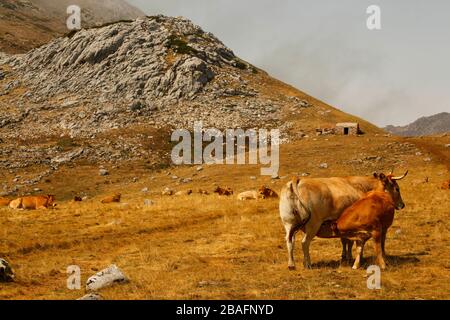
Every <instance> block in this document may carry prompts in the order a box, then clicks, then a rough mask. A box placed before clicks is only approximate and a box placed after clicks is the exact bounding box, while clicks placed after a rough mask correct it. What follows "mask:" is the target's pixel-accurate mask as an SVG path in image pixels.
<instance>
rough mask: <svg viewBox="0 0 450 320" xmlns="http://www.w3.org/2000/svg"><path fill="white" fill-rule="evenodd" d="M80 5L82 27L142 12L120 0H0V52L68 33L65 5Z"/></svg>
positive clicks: (29, 46) (24, 48)
mask: <svg viewBox="0 0 450 320" xmlns="http://www.w3.org/2000/svg"><path fill="white" fill-rule="evenodd" d="M72 4H76V5H79V6H80V7H81V8H82V26H83V27H90V26H96V25H101V24H104V23H107V22H112V21H118V20H123V19H135V18H137V17H139V16H142V15H144V14H143V13H142V12H141V11H140V10H138V9H136V8H135V7H133V6H131V5H129V4H128V3H127V2H125V1H123V0H108V1H94V0H78V1H72V0H58V1H56V0H2V1H0V51H2V52H8V53H23V52H27V51H28V50H30V49H32V48H36V47H39V46H41V45H43V44H45V43H48V42H49V41H50V40H51V39H53V38H55V37H57V36H60V35H63V34H65V33H67V32H68V30H67V27H66V19H67V13H66V9H67V7H68V6H69V5H72Z"/></svg>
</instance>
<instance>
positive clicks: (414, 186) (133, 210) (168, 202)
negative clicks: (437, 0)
mask: <svg viewBox="0 0 450 320" xmlns="http://www.w3.org/2000/svg"><path fill="white" fill-rule="evenodd" d="M368 140H370V141H368ZM444 140H445V139H443V140H442V141H443V143H448V142H446V140H445V141H444ZM393 141H404V140H402V139H397V138H386V137H381V136H374V135H371V136H365V137H338V136H330V137H320V138H317V139H316V140H314V139H307V140H303V141H300V142H296V143H293V144H290V145H286V146H283V147H282V150H281V151H282V152H281V175H284V176H286V178H284V179H281V180H278V181H275V183H272V181H271V180H270V179H269V178H266V177H261V176H259V167H258V166H226V167H224V166H205V168H204V170H203V171H201V172H197V171H196V170H195V167H182V168H172V169H170V170H165V171H161V172H151V171H149V170H147V169H145V168H144V167H140V166H138V165H136V164H129V167H121V168H118V169H117V170H111V176H109V177H98V176H97V175H96V170H97V169H96V168H90V167H79V168H77V169H74V168H63V169H62V170H61V171H60V172H59V173H57V174H56V175H55V176H53V177H51V180H52V182H51V183H49V184H46V185H42V186H41V188H43V190H48V189H51V192H55V193H56V194H57V195H59V194H63V195H66V196H65V197H64V199H63V201H61V202H60V203H59V207H58V209H56V210H49V211H34V212H23V211H11V210H9V209H6V208H5V209H0V225H1V226H2V227H1V229H0V256H2V257H5V258H6V259H8V260H9V261H11V263H12V266H13V268H14V269H15V272H16V276H17V281H16V282H14V283H10V284H2V285H1V287H0V288H1V290H0V298H1V299H74V298H77V297H79V296H81V295H82V294H83V293H84V292H83V291H70V290H68V289H67V288H66V279H67V274H66V268H67V266H69V265H73V264H75V265H79V266H80V267H81V270H82V281H83V283H84V282H85V281H86V280H87V278H88V277H89V276H91V275H92V274H94V273H96V272H97V271H99V270H100V269H102V268H105V267H107V266H108V265H110V264H111V263H115V264H117V265H118V266H119V267H121V268H122V269H123V270H124V272H125V273H126V274H127V275H128V276H129V278H130V279H131V282H130V283H129V284H125V285H117V286H114V287H111V288H109V289H106V290H104V291H102V294H103V295H104V296H105V297H106V298H108V299H419V298H420V299H448V298H450V288H449V286H448V284H449V283H450V259H449V253H448V247H449V245H450V243H449V236H448V233H449V222H448V218H449V216H450V212H449V205H448V204H449V200H450V192H449V191H447V190H441V189H439V187H440V185H441V183H442V181H444V180H446V179H447V178H448V169H447V168H446V164H447V163H446V161H447V160H448V159H444V161H441V160H442V159H438V160H433V161H431V162H425V161H423V156H421V157H418V156H416V155H415V151H414V150H410V151H408V150H406V151H399V150H396V149H395V148H394V149H389V148H388V147H387V146H388V143H392V142H393ZM344 145H345V147H343V146H344ZM324 150H325V151H326V152H324ZM373 154H376V155H381V156H382V157H383V159H382V160H381V161H380V162H375V163H373V162H370V161H369V162H367V164H364V165H363V164H358V163H354V162H348V161H349V160H351V159H354V158H364V157H365V156H367V155H373ZM319 155H320V156H319ZM425 155H426V151H424V156H425ZM321 162H327V163H328V164H329V169H327V170H323V169H319V168H318V164H319V163H321ZM392 166H396V168H398V171H401V170H402V169H405V168H409V169H410V175H409V176H408V178H407V179H406V180H405V181H403V182H402V183H401V187H402V194H403V198H404V200H405V203H406V205H407V207H406V209H405V210H403V211H401V212H398V213H397V214H396V220H395V222H394V225H393V226H392V228H391V230H390V231H389V233H388V240H387V252H388V255H389V256H390V258H389V262H390V265H389V268H388V270H387V271H385V272H383V273H382V289H381V290H369V289H367V286H366V272H365V270H364V269H360V270H357V271H354V270H351V268H350V267H341V266H339V258H340V242H339V241H338V240H336V239H334V240H327V239H315V240H314V241H313V243H312V245H311V256H312V260H313V270H303V269H302V268H301V267H299V268H298V270H296V271H293V272H292V271H288V270H287V253H286V248H285V243H284V230H283V228H282V225H281V223H280V220H279V217H278V202H277V201H276V200H270V201H264V200H258V201H248V202H242V201H238V200H237V199H236V197H219V196H217V195H209V196H203V195H199V194H194V195H191V196H185V197H163V196H161V195H160V192H161V191H162V190H163V189H164V188H165V187H166V186H169V187H171V188H173V189H175V190H177V191H178V190H183V189H193V190H194V191H196V190H197V189H199V188H203V189H207V190H209V191H211V190H212V189H213V184H214V183H218V184H219V185H221V186H231V187H232V188H233V189H234V190H235V192H236V193H237V192H240V191H245V190H249V189H255V188H257V187H258V186H259V185H261V184H268V185H270V186H271V187H273V188H274V189H275V190H277V191H279V190H280V189H281V187H282V185H283V184H284V183H285V182H286V181H287V179H289V177H290V176H291V175H293V174H297V173H301V172H309V173H311V175H312V176H331V175H346V174H370V173H371V172H372V171H374V170H375V169H382V170H385V171H387V170H388V169H390V168H392ZM224 169H226V171H225V170H224ZM225 172H226V174H225ZM171 175H177V176H179V177H192V178H193V179H194V182H193V183H191V184H186V185H183V184H181V185H178V184H177V183H176V182H175V181H174V180H173V179H172V178H171ZM134 176H137V177H139V178H140V179H139V181H138V182H136V183H133V182H132V177H134ZM250 176H257V177H258V178H257V180H256V181H255V180H251V179H250ZM151 177H153V179H151ZM425 177H428V181H429V182H428V183H424V182H423V181H424V179H425ZM105 181H109V183H106V184H105ZM143 187H148V188H149V190H150V193H149V194H143V193H142V192H141V191H140V190H141V189H142V188H143ZM81 191H87V193H88V194H89V195H90V196H91V197H90V199H89V200H87V201H85V202H82V203H73V202H70V201H69V199H70V197H69V196H70V194H72V192H81ZM115 192H121V193H122V195H123V200H122V203H120V204H109V205H102V204H100V199H101V198H102V197H103V196H104V195H109V194H113V193H115ZM145 199H151V200H153V201H154V202H155V205H153V206H145V205H144V200H145ZM367 247H368V248H367V251H366V257H367V263H366V266H367V265H368V264H370V263H371V262H372V260H373V250H372V246H371V243H370V244H369V245H368V246H367ZM296 248H297V250H296V254H295V256H296V260H297V263H298V265H299V266H300V265H301V261H302V254H301V250H300V246H299V240H297V247H296Z"/></svg>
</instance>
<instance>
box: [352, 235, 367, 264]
mask: <svg viewBox="0 0 450 320" xmlns="http://www.w3.org/2000/svg"><path fill="white" fill-rule="evenodd" d="M365 243H366V241H365V240H358V241H356V259H355V263H354V264H353V267H352V269H354V270H357V269H358V268H359V266H360V265H361V260H362V258H363V254H364V244H365ZM352 244H353V241H352Z"/></svg>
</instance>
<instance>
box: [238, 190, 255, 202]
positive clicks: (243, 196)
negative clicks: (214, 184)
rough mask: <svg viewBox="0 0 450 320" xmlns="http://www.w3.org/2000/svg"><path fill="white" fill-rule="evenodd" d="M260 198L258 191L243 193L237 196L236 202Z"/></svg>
mask: <svg viewBox="0 0 450 320" xmlns="http://www.w3.org/2000/svg"><path fill="white" fill-rule="evenodd" d="M258 198H260V194H259V192H258V191H255V190H252V191H245V192H241V193H239V194H238V200H241V201H244V200H258Z"/></svg>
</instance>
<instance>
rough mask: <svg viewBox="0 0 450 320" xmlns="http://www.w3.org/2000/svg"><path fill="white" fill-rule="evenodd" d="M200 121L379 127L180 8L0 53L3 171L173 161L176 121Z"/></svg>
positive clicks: (300, 127)
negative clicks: (252, 57)
mask: <svg viewBox="0 0 450 320" xmlns="http://www.w3.org/2000/svg"><path fill="white" fill-rule="evenodd" d="M194 121H203V124H204V127H211V126H214V127H216V128H219V129H224V128H237V127H240V128H260V127H263V128H267V129H270V128H278V129H280V130H281V133H282V137H283V139H284V141H285V140H287V139H295V138H297V137H305V136H306V137H311V136H313V135H315V128H317V127H318V126H322V125H329V124H333V123H336V122H342V121H358V122H360V124H361V125H362V128H363V131H365V132H368V131H371V130H372V131H377V130H378V129H377V128H376V127H374V126H373V125H371V124H369V123H367V122H365V121H363V120H361V119H357V118H355V117H353V116H351V115H347V114H345V113H343V112H341V111H339V110H337V109H334V108H332V107H330V106H328V105H326V104H324V103H323V102H321V101H318V100H316V99H314V98H312V97H310V96H308V95H306V94H305V93H303V92H301V91H298V90H297V89H295V88H292V87H291V86H288V85H286V84H284V83H282V82H280V81H278V80H275V79H273V78H271V77H270V76H269V75H267V74H266V73H265V72H264V71H262V70H260V69H258V68H256V67H254V66H252V65H251V64H249V63H247V62H245V61H242V60H241V59H239V58H238V57H237V56H236V55H235V54H234V53H233V51H232V50H230V49H229V48H227V47H226V46H225V45H224V44H223V43H222V42H221V41H220V40H219V39H217V38H216V37H215V36H214V35H213V34H211V33H208V32H205V31H203V30H202V29H201V28H200V27H198V26H196V25H194V24H193V23H192V22H190V21H189V20H186V19H184V18H171V17H164V16H154V17H144V18H139V19H137V20H133V21H129V22H126V21H125V22H119V23H114V24H109V25H105V26H103V27H98V28H91V29H83V30H81V31H79V32H76V33H74V34H70V35H67V36H65V37H61V38H58V39H55V40H54V41H52V42H50V43H49V44H47V45H44V46H42V47H40V48H37V49H34V50H32V51H30V52H28V53H26V54H23V55H5V54H3V55H0V130H1V138H0V146H1V148H0V170H1V169H2V168H3V169H7V170H9V171H10V172H15V170H19V169H21V168H30V167H32V166H41V169H39V172H40V173H39V174H38V175H37V176H31V177H30V178H29V179H28V180H26V181H28V182H29V183H31V184H32V183H36V181H39V180H40V179H43V177H45V176H46V175H48V174H50V173H51V172H52V170H57V169H58V168H59V167H60V166H61V165H64V164H72V163H73V162H75V161H81V162H83V163H86V162H87V163H88V164H94V165H99V164H103V163H118V162H122V161H141V162H142V161H144V162H145V163H146V166H149V167H159V166H161V165H167V164H169V163H170V156H169V155H170V150H171V146H172V144H171V142H170V133H171V131H172V130H173V129H175V128H183V129H188V130H192V128H193V123H194ZM377 132H379V131H377ZM28 171H29V172H30V170H28Z"/></svg>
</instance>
